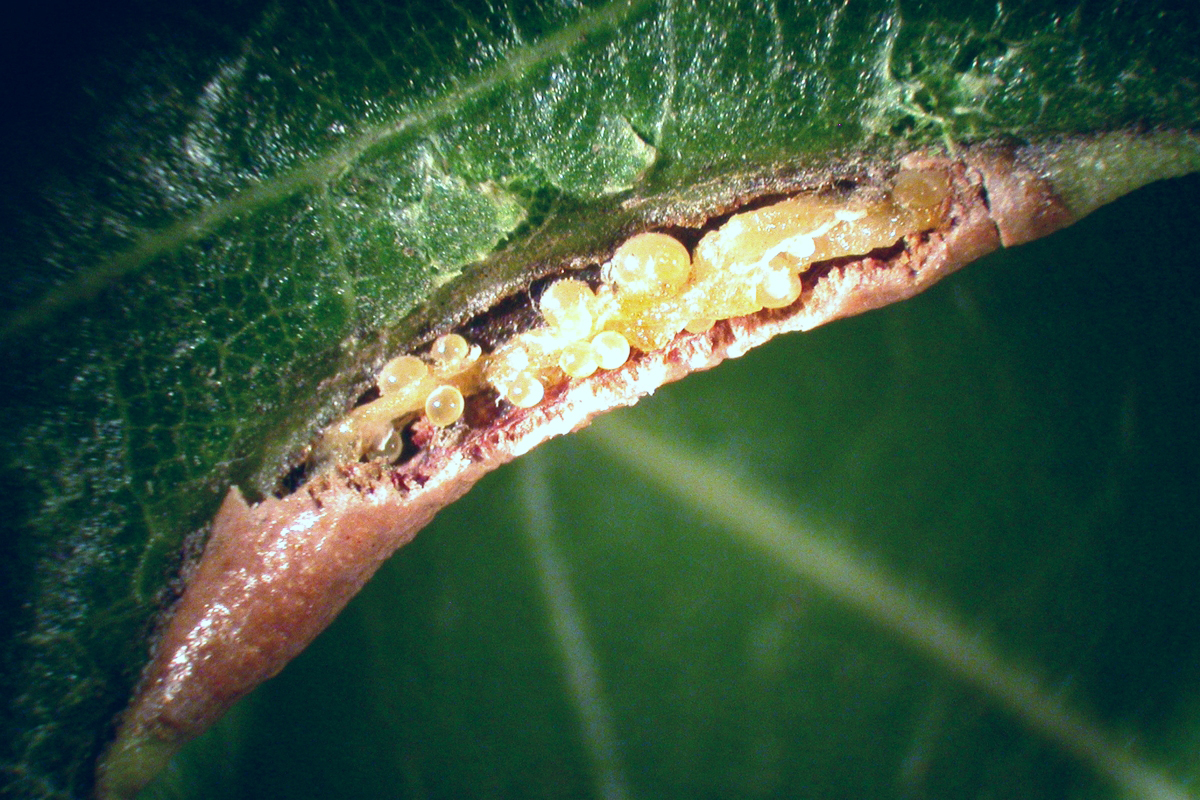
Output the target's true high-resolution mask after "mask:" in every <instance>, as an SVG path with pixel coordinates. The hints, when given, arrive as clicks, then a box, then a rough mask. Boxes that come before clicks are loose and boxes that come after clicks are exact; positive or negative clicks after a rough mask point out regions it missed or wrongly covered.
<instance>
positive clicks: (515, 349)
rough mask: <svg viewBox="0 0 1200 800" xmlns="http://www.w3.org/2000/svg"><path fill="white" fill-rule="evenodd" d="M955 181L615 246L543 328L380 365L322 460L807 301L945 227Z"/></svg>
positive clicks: (933, 177)
mask: <svg viewBox="0 0 1200 800" xmlns="http://www.w3.org/2000/svg"><path fill="white" fill-rule="evenodd" d="M948 191H949V185H948V182H947V179H946V176H945V175H944V174H943V173H940V172H935V171H903V172H901V173H899V174H898V175H897V176H896V178H895V180H894V182H893V185H892V190H891V192H889V193H878V194H875V195H873V196H872V195H868V194H866V193H859V194H853V193H852V194H849V195H841V196H831V195H827V194H808V195H801V196H797V197H792V198H789V199H786V200H782V201H780V202H778V203H775V204H773V205H769V206H765V207H762V208H757V209H754V210H752V211H746V212H744V213H741V214H736V215H734V216H732V217H730V218H729V220H728V221H727V222H725V224H724V225H722V226H720V227H719V228H717V229H716V230H712V231H710V232H708V233H707V234H705V235H704V237H703V238H702V239H701V240H700V242H699V243H698V244H697V245H696V248H695V250H694V252H691V253H689V252H688V250H687V248H686V247H685V246H684V245H683V244H682V243H681V242H680V241H678V240H677V239H675V238H673V237H671V236H668V235H666V234H663V233H641V234H638V235H636V236H634V237H632V238H631V239H629V240H627V241H626V242H624V243H623V244H622V245H621V246H620V247H618V248H617V250H616V252H615V253H614V254H613V256H612V258H611V259H610V260H609V261H608V262H607V263H605V264H604V265H603V267H602V268H601V273H600V275H601V279H600V283H599V285H598V286H596V287H595V288H593V287H592V285H590V284H589V283H587V282H585V281H582V280H577V279H574V278H569V277H568V278H562V279H560V280H557V281H555V282H553V283H551V284H549V285H548V286H547V287H546V289H545V291H544V292H543V293H542V295H541V297H540V298H539V299H538V301H537V309H538V311H539V312H540V314H541V319H542V323H543V324H542V325H540V326H538V327H535V328H533V329H531V330H529V331H526V332H525V333H521V334H519V335H517V336H514V337H513V338H512V339H510V340H509V341H507V342H506V343H504V344H503V345H501V346H499V347H497V348H496V349H495V350H494V351H493V352H491V353H486V354H485V353H483V352H482V351H481V349H480V347H479V346H478V345H473V344H471V343H470V342H468V341H467V340H466V339H465V338H463V337H462V336H460V335H459V334H457V333H449V334H446V335H444V336H442V337H440V338H438V339H437V341H435V342H434V343H433V347H432V349H431V350H430V351H429V352H428V354H426V355H425V357H423V358H422V357H417V356H413V355H402V356H399V357H397V358H393V359H392V360H391V361H389V362H387V364H385V365H384V367H383V369H382V370H381V371H380V373H379V377H378V387H379V397H378V399H375V400H373V401H371V402H369V403H366V404H364V405H361V406H359V407H357V408H355V409H354V410H353V411H351V412H350V413H349V414H348V415H347V416H346V417H344V418H343V419H341V420H340V421H338V422H336V423H334V424H333V425H332V426H331V427H330V428H329V429H327V430H326V431H325V433H324V434H323V436H322V439H321V442H320V443H319V445H318V448H319V451H320V453H321V455H322V456H323V458H321V460H326V459H331V460H337V461H349V460H358V459H360V458H362V457H364V456H366V457H368V458H386V459H389V460H392V459H394V458H395V457H397V456H398V455H399V453H400V450H401V447H402V442H401V434H400V431H401V430H402V429H403V427H404V425H406V424H407V423H408V422H409V421H411V420H412V419H413V418H415V417H416V416H418V415H420V414H422V413H424V414H425V416H426V417H427V418H428V420H429V422H430V423H431V424H433V425H435V426H437V427H446V426H448V425H451V424H453V423H454V422H456V421H457V420H458V419H459V418H460V417H461V416H462V414H463V410H464V408H465V404H466V403H465V398H466V397H469V396H471V395H473V394H477V393H480V392H483V391H486V390H489V389H491V390H494V391H495V392H496V394H497V395H498V396H499V397H500V398H502V399H503V400H505V401H507V402H509V403H511V404H512V405H514V406H517V407H519V408H531V407H533V406H535V405H537V404H538V403H539V402H541V401H542V398H543V396H544V395H545V391H546V387H547V386H550V385H555V384H556V383H557V382H561V381H565V380H571V379H581V378H586V377H588V376H589V375H591V374H592V373H594V372H596V371H597V370H611V369H616V368H617V367H620V366H621V365H622V364H624V363H625V362H626V361H627V360H628V359H629V355H630V352H631V349H633V348H636V349H637V350H640V351H642V352H652V351H654V350H657V349H659V348H662V347H664V346H666V345H667V344H668V343H669V342H670V341H671V340H672V339H673V338H674V337H675V336H676V335H677V334H679V333H680V332H681V331H687V332H689V333H701V332H703V331H706V330H708V329H709V328H710V327H711V326H712V325H713V324H714V323H715V322H716V321H717V320H723V319H729V318H732V317H739V316H743V315H746V314H753V313H755V312H757V311H760V310H761V309H764V308H783V307H786V306H790V305H792V304H793V303H795V302H796V301H797V300H799V299H800V296H801V294H802V292H803V285H802V281H801V275H802V274H803V273H804V272H805V270H807V269H808V268H809V267H810V266H811V265H812V264H815V263H818V262H821V261H827V260H829V259H833V258H839V257H843V256H851V255H861V254H864V253H868V252H870V251H872V250H875V249H877V248H882V247H890V246H892V245H894V244H895V243H896V242H897V241H898V240H899V239H900V238H901V237H903V236H904V235H905V234H909V233H915V232H917V231H922V230H928V229H929V228H932V227H934V226H935V225H936V224H937V221H938V218H939V215H940V207H941V205H942V202H943V200H944V199H945V198H946V195H947V193H948Z"/></svg>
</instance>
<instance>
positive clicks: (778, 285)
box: [757, 269, 804, 308]
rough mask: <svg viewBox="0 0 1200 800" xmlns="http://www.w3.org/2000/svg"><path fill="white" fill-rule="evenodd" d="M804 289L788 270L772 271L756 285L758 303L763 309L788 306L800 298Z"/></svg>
mask: <svg viewBox="0 0 1200 800" xmlns="http://www.w3.org/2000/svg"><path fill="white" fill-rule="evenodd" d="M803 288H804V287H803V286H802V285H801V283H800V277H799V276H798V275H797V274H796V273H795V272H793V271H792V270H790V269H773V270H770V271H769V272H767V274H766V275H764V276H763V279H762V282H761V283H759V284H758V290H757V292H758V294H757V297H758V302H759V303H762V306H763V308H783V307H784V306H790V305H791V304H792V303H794V302H795V301H796V298H798V297H799V296H800V292H801V291H802V289H803Z"/></svg>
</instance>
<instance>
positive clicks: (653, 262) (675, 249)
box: [608, 233, 692, 293]
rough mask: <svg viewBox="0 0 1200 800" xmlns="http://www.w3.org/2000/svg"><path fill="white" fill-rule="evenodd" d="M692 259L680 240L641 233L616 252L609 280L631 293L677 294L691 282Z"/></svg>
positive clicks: (609, 271)
mask: <svg viewBox="0 0 1200 800" xmlns="http://www.w3.org/2000/svg"><path fill="white" fill-rule="evenodd" d="M691 270H692V257H691V256H690V255H689V254H688V251H687V248H686V247H684V246H683V244H682V243H681V242H680V241H679V240H678V239H676V238H674V237H672V236H668V235H667V234H665V233H639V234H638V235H637V236H634V237H632V238H630V239H628V240H626V241H625V242H624V243H623V244H622V245H621V246H620V247H618V248H617V252H615V253H613V257H612V260H611V261H610V262H609V264H608V277H609V279H611V280H612V281H613V282H614V283H616V284H617V287H618V288H620V289H622V290H624V291H628V292H634V293H649V292H661V291H663V290H664V289H666V290H668V291H671V292H674V291H676V290H678V289H680V288H681V287H682V286H683V285H684V284H685V283H687V279H688V275H689V274H690V273H691Z"/></svg>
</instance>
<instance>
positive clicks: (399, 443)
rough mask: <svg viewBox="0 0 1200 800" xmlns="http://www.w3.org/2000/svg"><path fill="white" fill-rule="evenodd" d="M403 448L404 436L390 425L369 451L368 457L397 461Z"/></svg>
mask: <svg viewBox="0 0 1200 800" xmlns="http://www.w3.org/2000/svg"><path fill="white" fill-rule="evenodd" d="M403 449H404V437H403V436H401V435H400V431H398V430H396V429H395V428H392V427H389V428H388V429H387V431H386V432H385V433H384V434H383V436H381V437H380V438H379V439H377V440H376V442H375V444H374V445H372V447H371V448H370V449H369V450H368V451H367V457H368V458H382V459H384V460H385V461H395V460H396V459H397V458H399V457H400V451H402V450H403Z"/></svg>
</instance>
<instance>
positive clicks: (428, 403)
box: [425, 384, 466, 428]
mask: <svg viewBox="0 0 1200 800" xmlns="http://www.w3.org/2000/svg"><path fill="white" fill-rule="evenodd" d="M465 407H466V403H465V402H464V401H463V396H462V392H460V391H459V390H458V389H457V388H455V387H453V386H451V385H449V384H442V385H441V386H439V387H437V388H436V389H434V390H433V391H432V392H430V393H429V396H428V397H426V398H425V416H427V417H429V421H430V422H431V423H433V424H434V425H436V426H437V427H439V428H444V427H446V426H447V425H451V424H453V423H455V422H457V421H458V418H459V417H461V416H462V414H463V409H464V408H465Z"/></svg>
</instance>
